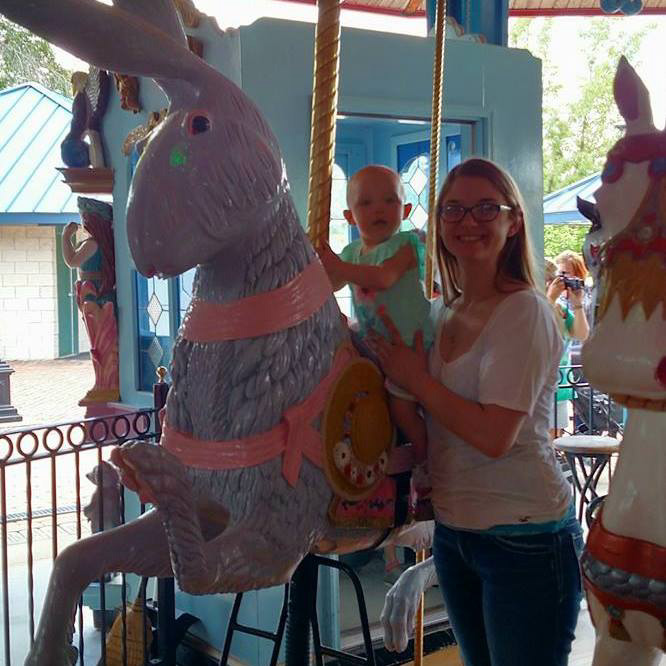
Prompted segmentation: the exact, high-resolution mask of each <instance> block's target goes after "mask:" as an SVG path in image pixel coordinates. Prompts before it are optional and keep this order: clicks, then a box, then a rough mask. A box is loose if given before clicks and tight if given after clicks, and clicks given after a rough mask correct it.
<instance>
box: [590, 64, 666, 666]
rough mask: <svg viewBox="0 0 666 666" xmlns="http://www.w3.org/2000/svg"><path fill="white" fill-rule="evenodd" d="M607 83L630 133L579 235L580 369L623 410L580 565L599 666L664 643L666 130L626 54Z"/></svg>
mask: <svg viewBox="0 0 666 666" xmlns="http://www.w3.org/2000/svg"><path fill="white" fill-rule="evenodd" d="M614 92H615V100H616V102H617V105H618V108H619V110H620V113H621V114H622V116H623V118H624V119H625V122H626V131H625V136H624V137H623V138H622V139H620V140H619V141H618V142H617V143H616V145H615V146H614V147H613V148H612V149H611V151H610V152H609V153H608V159H607V161H606V166H605V167H604V170H603V173H602V185H601V187H600V188H599V190H598V191H597V192H596V193H595V198H596V201H597V211H598V220H597V224H596V225H595V226H594V227H593V230H592V231H591V232H590V234H589V236H588V239H587V242H586V255H587V256H589V257H591V258H593V259H597V258H598V278H599V288H598V299H599V302H598V315H597V321H596V323H595V326H594V329H593V331H592V335H591V336H590V338H589V339H588V341H587V342H586V343H585V346H584V348H583V366H584V370H585V375H586V376H587V377H588V379H589V380H590V383H591V384H593V385H594V386H595V387H596V388H598V389H600V390H602V391H604V392H605V393H609V394H611V396H612V397H613V398H614V399H615V400H616V401H617V402H619V403H621V404H623V405H625V406H626V407H627V409H628V412H629V418H628V422H627V425H626V428H625V433H624V439H623V441H622V444H621V447H620V458H619V461H618V464H617V468H616V470H615V473H614V476H613V479H612V482H611V487H610V493H609V495H608V497H607V499H606V501H605V503H604V505H603V508H602V510H601V513H600V515H599V516H598V518H597V519H596V521H595V523H594V525H593V526H592V528H591V530H590V534H589V537H588V541H587V547H586V550H585V553H584V555H583V559H582V569H583V575H584V581H585V586H586V590H587V599H588V605H589V609H590V614H591V615H592V619H593V622H594V625H595V628H596V632H597V643H596V649H595V654H594V666H620V665H622V666H624V665H626V664H632V666H648V665H650V666H653V665H656V664H658V663H660V659H661V655H662V651H663V650H666V485H665V484H664V470H666V132H664V131H658V130H656V129H655V127H654V125H653V122H652V113H651V110H650V99H649V95H648V91H647V89H646V88H645V86H644V84H643V82H642V81H641V80H640V78H639V77H638V75H637V74H636V72H635V71H634V70H633V68H632V67H631V65H630V64H629V63H628V62H627V61H626V60H625V59H624V58H622V59H621V61H620V63H619V65H618V68H617V73H616V76H615V84H614Z"/></svg>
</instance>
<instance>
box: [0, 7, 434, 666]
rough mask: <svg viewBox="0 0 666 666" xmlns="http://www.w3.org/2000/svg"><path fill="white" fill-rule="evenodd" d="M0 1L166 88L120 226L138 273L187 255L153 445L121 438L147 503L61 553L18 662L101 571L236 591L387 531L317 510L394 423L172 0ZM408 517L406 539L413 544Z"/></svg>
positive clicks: (171, 265) (267, 133)
mask: <svg viewBox="0 0 666 666" xmlns="http://www.w3.org/2000/svg"><path fill="white" fill-rule="evenodd" d="M0 13H3V14H5V15H6V16H7V18H9V19H10V20H13V21H16V22H17V23H20V24H22V25H24V26H25V27H27V28H28V29H30V30H32V31H33V32H35V33H36V34H38V35H40V36H42V37H44V38H46V39H48V40H50V41H52V42H54V43H55V44H57V45H59V46H61V47H63V48H65V49H67V50H69V51H70V52H72V53H73V54H74V55H77V56H78V57H80V58H82V59H85V60H86V61H88V62H91V63H93V64H94V65H96V66H98V67H101V68H105V69H108V70H110V71H122V72H127V73H129V74H132V75H137V76H149V77H152V78H154V79H155V81H156V82H157V83H158V85H159V86H160V87H161V88H162V89H163V90H164V91H165V93H166V94H167V96H168V98H169V100H170V107H169V111H168V114H167V116H166V118H165V119H164V121H163V122H162V123H161V124H160V126H159V128H158V129H157V131H155V132H154V133H153V134H152V135H151V138H150V140H149V141H148V143H147V144H146V146H145V148H144V151H143V154H142V157H141V159H140V161H139V163H138V165H137V169H136V172H135V174H134V178H133V182H132V189H131V193H130V197H129V201H128V208H127V230H128V237H129V243H130V248H131V251H132V255H133V257H134V261H135V264H136V267H137V269H138V270H139V271H141V272H142V273H143V274H144V275H147V276H152V275H156V274H158V275H161V276H175V275H178V274H180V273H182V272H184V271H186V270H188V269H190V268H192V267H194V266H197V275H196V277H195V286H194V295H193V300H192V303H191V306H190V309H189V310H188V313H187V314H186V317H185V320H184V323H183V326H182V328H181V331H180V332H179V335H178V338H177V341H176V344H175V348H174V353H173V362H172V370H171V375H172V379H173V383H172V386H171V389H170V392H169V395H168V399H167V405H166V413H165V419H164V430H163V437H162V441H161V446H155V445H152V444H149V443H142V442H132V443H129V444H126V445H124V446H123V447H121V448H120V449H116V450H115V451H114V455H113V460H114V462H115V463H116V464H117V465H118V466H119V467H120V468H121V472H122V474H123V480H124V482H125V483H126V485H128V486H129V487H131V488H133V489H136V490H138V491H139V492H140V494H141V495H142V497H143V498H144V499H146V500H150V501H152V502H153V504H154V505H155V507H156V508H154V509H152V510H151V511H149V512H147V513H146V514H144V515H143V516H142V517H140V518H138V519H137V520H134V521H132V522H130V523H127V524H125V525H121V526H119V527H117V528H115V529H112V530H109V531H106V532H100V533H98V534H94V535H92V536H91V537H89V538H87V539H83V540H81V541H79V542H77V543H75V544H73V545H71V546H69V547H68V548H66V549H65V550H63V551H62V552H61V553H60V554H59V555H58V557H57V559H56V561H55V563H54V568H53V572H52V574H51V579H50V581H49V587H48V591H47V595H46V599H45V602H44V611H43V613H42V616H41V618H40V622H39V625H38V629H37V632H36V635H35V642H34V644H33V646H32V648H31V651H30V654H29V655H28V658H27V661H26V664H27V665H28V666H37V665H39V666H69V665H70V664H72V663H73V662H74V660H75V659H76V650H75V649H74V648H73V647H72V646H71V639H72V635H73V621H69V622H63V618H70V619H71V620H73V617H74V612H75V608H76V605H77V602H78V599H79V596H80V594H81V591H82V590H83V589H84V588H85V587H86V585H88V584H89V583H90V581H92V580H95V579H97V578H99V577H101V576H103V575H104V573H105V572H108V571H125V572H134V573H137V574H139V575H144V576H171V575H174V576H175V577H176V579H177V581H178V584H179V586H180V588H181V589H183V590H184V591H187V592H190V593H194V594H206V593H215V592H236V591H244V590H248V589H256V588H261V587H267V586H272V585H276V584H280V583H284V582H286V581H287V580H289V578H290V576H291V574H292V572H293V571H294V570H295V568H296V566H297V565H298V563H299V562H300V560H301V559H302V558H303V556H304V555H306V554H307V553H308V552H310V551H318V552H324V551H325V552H345V551H346V552H349V551H351V550H356V549H361V548H367V547H370V546H372V545H377V544H379V542H381V541H382V538H383V537H384V536H385V535H386V533H387V530H386V529H384V528H380V527H378V526H377V525H376V524H375V523H368V525H372V526H371V527H370V526H369V527H366V528H365V529H353V530H352V529H350V528H348V527H344V526H343V527H341V526H340V524H339V523H335V522H334V521H332V520H330V519H329V513H330V510H331V509H330V507H332V506H333V504H332V501H333V500H334V498H335V497H336V496H337V497H344V499H345V501H347V502H349V501H354V500H357V499H358V500H362V499H363V498H366V497H368V495H369V494H370V493H372V492H374V491H375V490H376V489H378V488H379V487H380V486H381V484H383V483H384V482H385V481H387V480H388V479H387V477H385V475H384V469H385V467H386V464H387V453H388V451H389V449H390V447H391V445H392V436H393V430H392V426H391V423H390V417H389V415H388V409H387V407H386V404H385V400H386V397H385V394H384V388H383V378H382V377H381V375H380V373H379V372H378V370H377V369H376V368H375V366H373V365H372V364H371V363H370V362H369V361H365V360H362V359H359V358H358V354H357V352H356V351H355V350H354V349H353V347H352V345H351V343H350V339H349V332H348V330H347V328H346V323H345V322H344V321H343V319H342V317H341V315H340V312H339V309H338V307H337V305H336V301H335V298H334V296H333V294H332V292H331V286H330V283H329V281H328V278H327V276H326V274H325V271H324V270H323V267H322V266H321V264H320V263H319V260H318V259H317V257H316V255H315V253H314V251H313V249H312V247H311V245H310V243H309V241H308V239H307V236H306V234H305V232H304V230H303V228H302V227H301V225H300V223H299V221H298V217H297V214H296V211H295V207H294V204H293V201H292V199H291V195H290V193H289V185H288V181H287V177H286V170H285V166H284V163H283V161H282V157H281V153H280V149H279V146H278V144H277V141H276V139H275V137H274V135H273V133H272V132H271V130H270V129H269V127H268V125H267V124H266V121H265V120H264V119H263V117H262V115H261V114H260V112H259V111H258V109H257V108H256V107H255V105H254V104H253V103H252V102H251V101H250V100H249V99H248V98H247V97H246V95H245V94H244V93H243V92H242V91H241V90H240V89H239V88H238V87H237V86H236V85H234V84H233V83H232V82H231V81H229V80H228V79H227V78H226V77H224V76H223V75H222V74H220V73H219V72H218V71H217V70H215V69H213V68H212V67H210V66H209V65H207V64H206V63H205V62H204V61H202V60H201V59H200V58H199V57H197V56H196V55H194V54H193V53H191V52H190V51H189V50H188V48H187V42H186V39H185V34H184V31H183V28H182V24H181V23H180V20H179V18H178V16H177V14H176V12H175V10H174V5H173V2H172V0H114V5H113V6H108V5H106V4H102V3H99V2H96V1H95V0H60V1H59V2H53V0H0ZM350 442H351V446H350ZM359 442H360V444H359ZM361 444H362V446H361ZM357 445H358V446H357ZM359 447H360V448H359ZM373 497H374V496H373ZM389 503H390V502H389ZM416 532H417V535H418V539H417V541H416V542H414V541H413V539H412V537H410V536H406V537H405V538H404V540H402V541H400V543H403V544H408V543H413V545H414V546H415V547H424V545H425V542H424V541H423V540H421V539H420V536H421V535H422V534H423V539H427V538H428V535H427V533H425V534H424V533H423V532H422V531H419V530H416ZM395 542H396V543H398V541H395Z"/></svg>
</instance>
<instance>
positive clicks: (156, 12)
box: [113, 0, 187, 48]
mask: <svg viewBox="0 0 666 666" xmlns="http://www.w3.org/2000/svg"><path fill="white" fill-rule="evenodd" d="M113 4H114V6H116V7H118V8H119V9H122V10H124V11H126V12H128V13H129V14H134V15H135V16H138V17H139V18H141V19H143V20H144V21H146V23H152V24H153V26H155V27H156V28H158V29H159V30H161V31H162V32H163V33H164V34H165V35H169V37H171V38H173V39H175V40H176V41H177V42H179V43H180V44H181V45H182V46H183V47H185V48H186V47H187V37H186V36H185V31H184V30H183V24H182V23H181V21H180V18H179V17H178V12H177V11H176V6H175V4H174V0H113Z"/></svg>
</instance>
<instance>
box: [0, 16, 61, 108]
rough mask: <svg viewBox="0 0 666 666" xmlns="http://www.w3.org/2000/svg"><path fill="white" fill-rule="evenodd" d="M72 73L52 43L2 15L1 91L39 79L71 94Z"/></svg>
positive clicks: (59, 90) (50, 86) (0, 21)
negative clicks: (61, 64)
mask: <svg viewBox="0 0 666 666" xmlns="http://www.w3.org/2000/svg"><path fill="white" fill-rule="evenodd" d="M71 74H72V73H71V72H69V71H68V70H66V69H65V68H64V67H61V66H60V65H59V64H58V62H57V61H56V59H55V56H54V54H53V49H52V48H51V45H50V44H49V43H48V42H46V41H44V40H43V39H40V38H39V37H36V36H35V35H33V34H32V33H30V32H28V31H27V30H25V29H24V28H21V27H19V26H18V25H16V24H15V23H11V22H10V21H8V20H7V19H5V18H3V17H2V16H0V90H3V89H5V88H8V87H10V86H15V85H18V84H21V83H26V82H27V81H35V82H37V83H41V85H43V86H44V87H45V88H48V89H49V90H53V91H55V92H59V93H62V94H63V95H67V96H68V97H70V96H71V94H72V93H71V83H70V77H71Z"/></svg>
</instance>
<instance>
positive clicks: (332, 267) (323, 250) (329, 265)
mask: <svg viewBox="0 0 666 666" xmlns="http://www.w3.org/2000/svg"><path fill="white" fill-rule="evenodd" d="M317 254H318V255H319V259H320V261H321V263H322V264H323V266H324V269H325V270H326V273H328V278H329V280H330V281H331V282H332V283H333V285H336V284H339V283H341V282H344V281H345V279H344V277H343V275H342V270H343V265H344V262H343V261H342V259H340V257H338V255H337V254H335V252H333V250H331V246H330V245H329V244H328V243H327V242H325V241H324V242H322V244H321V246H320V247H319V249H318V250H317Z"/></svg>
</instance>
